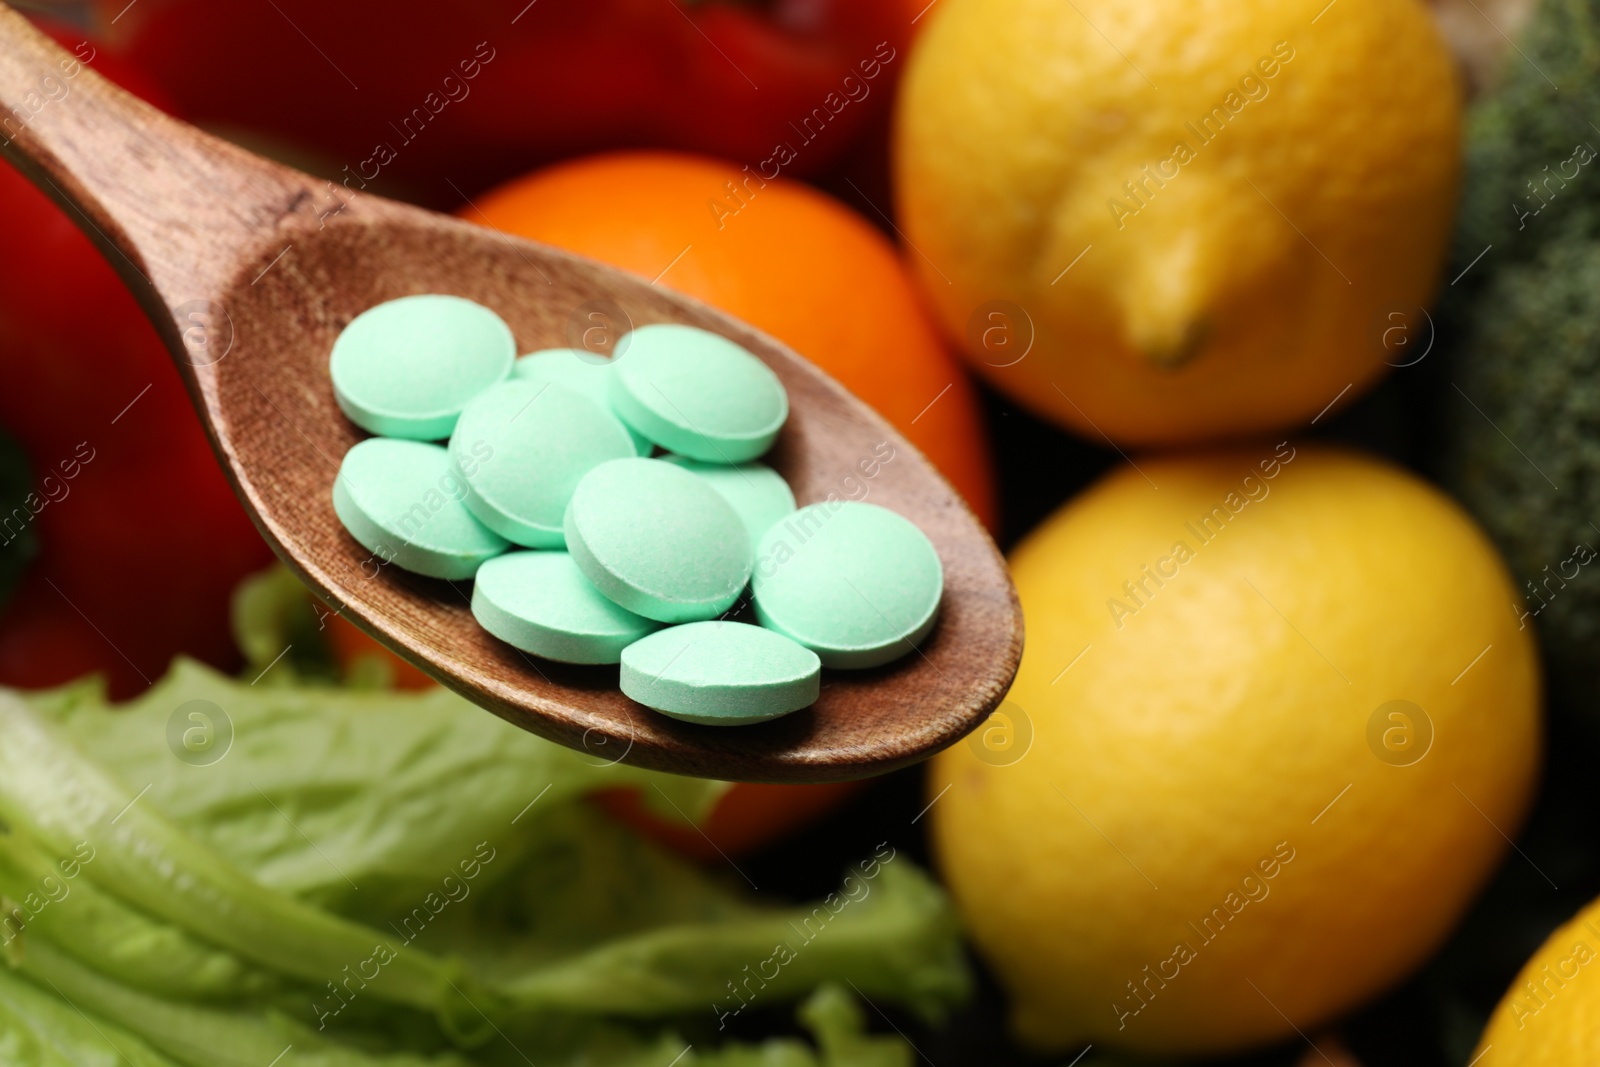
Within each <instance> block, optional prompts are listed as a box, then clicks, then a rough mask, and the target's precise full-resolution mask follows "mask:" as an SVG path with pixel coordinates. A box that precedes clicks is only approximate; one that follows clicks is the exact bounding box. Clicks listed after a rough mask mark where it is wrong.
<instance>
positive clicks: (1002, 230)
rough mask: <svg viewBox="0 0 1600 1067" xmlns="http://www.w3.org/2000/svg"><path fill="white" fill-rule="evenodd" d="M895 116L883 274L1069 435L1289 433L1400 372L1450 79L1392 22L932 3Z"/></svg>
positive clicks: (1452, 104)
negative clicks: (904, 247)
mask: <svg viewBox="0 0 1600 1067" xmlns="http://www.w3.org/2000/svg"><path fill="white" fill-rule="evenodd" d="M928 18H929V20H931V22H932V25H930V26H928V28H927V29H926V31H925V32H924V33H923V35H922V36H921V38H920V39H919V41H918V43H917V45H916V47H915V49H914V50H913V53H912V55H911V57H910V59H909V60H908V69H907V71H906V77H905V82H904V86H903V88H902V90H901V96H900V100H899V104H898V114H897V135H896V145H895V164H896V166H895V170H896V194H897V198H898V203H899V209H900V214H901V219H902V222H901V225H902V226H903V228H904V231H905V234H906V237H907V241H908V244H909V246H910V248H909V249H908V253H907V254H908V256H909V257H910V260H911V262H912V264H913V265H914V266H915V267H916V268H917V270H918V272H919V275H920V277H921V280H922V282H923V283H924V288H925V290H926V292H927V293H928V295H929V296H930V298H931V299H932V302H933V304H934V306H935V307H936V309H937V311H938V314H939V316H940V317H941V319H942V320H943V322H944V325H945V326H946V328H947V329H948V330H949V331H951V332H952V333H953V334H955V335H957V336H959V337H963V338H965V340H966V347H967V350H968V355H969V356H970V357H971V359H972V361H973V363H974V365H975V366H976V367H977V368H978V369H979V370H980V371H982V372H984V373H985V374H986V375H987V376H988V377H989V378H990V379H991V380H992V381H993V382H994V384H995V385H996V386H998V387H999V388H1000V389H1002V390H1004V391H1005V392H1007V393H1009V394H1010V395H1011V396H1012V397H1014V398H1015V399H1017V400H1018V401H1019V402H1020V403H1022V404H1024V405H1026V406H1028V407H1031V408H1033V409H1034V410H1036V411H1038V412H1040V413H1041V414H1043V415H1045V416H1047V417H1051V418H1053V419H1055V420H1056V421H1058V422H1060V423H1063V424H1064V425H1066V426H1068V427H1071V428H1074V429H1076V430H1078V431H1080V432H1082V433H1085V434H1090V435H1092V436H1095V437H1096V438H1098V437H1099V435H1100V434H1102V433H1103V434H1106V435H1109V436H1110V437H1111V438H1113V439H1115V440H1118V441H1125V442H1133V443H1141V444H1142V443H1154V442H1172V441H1187V440H1195V439H1201V438H1211V437H1218V436H1222V435H1242V434H1245V433H1247V432H1250V431H1254V430H1263V429H1266V428H1269V427H1280V426H1287V425H1290V424H1294V423H1299V422H1303V421H1305V420H1307V419H1310V418H1312V417H1314V416H1316V415H1317V413H1318V412H1319V411H1320V410H1322V409H1323V408H1324V407H1326V406H1329V405H1331V404H1332V403H1333V402H1334V401H1335V399H1336V398H1339V397H1341V395H1342V399H1343V400H1345V401H1348V400H1349V399H1350V398H1351V397H1352V396H1354V395H1355V393H1356V392H1357V391H1359V390H1360V389H1361V388H1362V387H1364V386H1366V385H1368V384H1370V383H1372V382H1373V381H1375V380H1376V379H1377V378H1378V377H1379V375H1380V374H1381V373H1382V372H1383V371H1384V370H1385V364H1392V365H1405V364H1407V363H1409V362H1412V361H1414V360H1416V359H1417V358H1419V357H1420V355H1421V354H1423V353H1425V351H1426V349H1427V346H1428V344H1429V343H1430V342H1431V335H1432V325H1431V321H1430V320H1428V319H1427V317H1426V313H1425V312H1424V310H1423V309H1422V307H1421V305H1422V304H1423V303H1424V302H1425V301H1426V300H1427V299H1428V298H1429V296H1430V294H1431V292H1432V291H1433V289H1434V288H1435V286H1436V284H1437V281H1438V274H1439V271H1440V268H1441V263H1442V261H1443V257H1444V253H1445V248H1446V244H1447V240H1448V234H1449V229H1450V224H1451V217H1452V213H1453V209H1454V205H1455V198H1456V177H1457V169H1458V164H1459V155H1460V144H1459V142H1460V136H1459V125H1460V101H1459V89H1458V86H1457V83H1456V77H1455V69H1454V66H1453V64H1452V60H1451V58H1450V56H1449V53H1448V50H1447V49H1446V47H1445V46H1444V44H1443V43H1442V41H1441V39H1440V36H1439V34H1438V32H1437V30H1436V29H1435V27H1434V25H1433V22H1432V20H1431V18H1430V16H1429V14H1428V12H1427V11H1426V10H1425V8H1424V7H1423V5H1422V4H1421V3H1418V2H1417V0H1073V2H1062V0H940V2H939V3H938V5H937V6H935V7H934V8H933V9H932V10H931V11H930V12H929V15H928Z"/></svg>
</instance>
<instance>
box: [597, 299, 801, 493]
mask: <svg viewBox="0 0 1600 1067" xmlns="http://www.w3.org/2000/svg"><path fill="white" fill-rule="evenodd" d="M625 340H626V342H627V350H626V353H625V354H624V355H623V357H622V358H621V359H619V360H617V363H616V367H615V368H614V370H615V371H616V373H615V374H614V375H613V376H612V378H611V384H610V389H611V404H612V407H614V408H615V409H616V411H617V413H618V414H619V415H621V416H622V420H623V421H624V422H626V423H627V424H628V425H629V426H631V427H633V428H634V429H635V430H638V431H639V432H640V433H642V434H644V435H645V436H646V437H648V438H649V439H650V440H652V441H654V442H655V443H656V444H658V445H660V446H661V447H662V448H665V449H666V450H667V451H669V452H676V453H678V454H679V455H682V456H688V457H689V458H690V459H699V460H704V461H705V462H707V463H743V462H744V461H746V460H750V459H755V458H756V457H757V456H760V455H761V454H762V453H763V452H765V451H766V450H767V449H768V448H771V447H772V442H773V439H774V438H776V437H777V436H778V431H779V430H780V429H782V428H783V422H784V420H785V419H787V418H788V417H789V396H788V394H787V393H785V392H784V390H783V383H782V382H780V381H778V376H777V375H776V374H774V373H772V371H771V370H770V369H769V368H768V367H767V365H766V364H765V363H763V362H761V361H760V360H759V359H757V358H756V357H755V356H754V355H752V354H751V353H750V352H749V350H747V349H745V348H744V347H742V346H740V345H737V344H734V343H733V342H732V341H730V340H728V339H727V338H725V337H722V336H720V335H718V334H714V333H711V332H709V331H707V330H700V329H696V328H695V327H693V326H680V325H677V324H675V323H658V324H654V325H650V326H641V327H639V328H638V329H637V330H634V331H633V332H631V333H629V334H628V335H627V336H626V338H625Z"/></svg>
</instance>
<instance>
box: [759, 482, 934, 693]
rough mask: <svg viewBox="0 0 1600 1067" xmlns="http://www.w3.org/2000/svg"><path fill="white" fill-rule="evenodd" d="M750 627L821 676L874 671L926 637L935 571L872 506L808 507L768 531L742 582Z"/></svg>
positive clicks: (920, 542)
mask: <svg viewBox="0 0 1600 1067" xmlns="http://www.w3.org/2000/svg"><path fill="white" fill-rule="evenodd" d="M751 587H752V591H753V593H754V600H755V608H756V618H757V619H759V620H760V622H761V625H762V626H765V627H767V628H769V629H772V630H776V631H777V632H778V633H781V634H784V635H785V636H787V637H791V638H793V639H794V640H796V641H798V642H799V643H800V644H802V645H804V646H806V647H807V648H809V649H811V650H812V651H814V652H815V653H816V654H817V655H818V656H820V657H821V658H822V662H823V665H824V666H828V667H876V666H877V665H878V664H880V663H888V662H889V661H890V660H893V659H898V658H900V657H901V656H903V655H905V654H906V653H908V652H910V651H912V650H913V649H914V648H915V647H916V643H917V642H918V641H920V640H922V638H923V637H925V636H927V633H928V631H929V630H932V629H933V623H934V619H935V618H936V617H937V615H938V612H939V597H940V596H941V594H942V593H943V592H944V569H943V568H942V567H941V566H940V565H939V555H938V553H937V552H935V551H934V548H933V544H932V543H931V542H930V541H929V540H928V538H927V535H926V534H924V533H923V532H922V531H921V530H919V529H917V527H916V526H915V525H914V524H913V523H912V522H911V521H910V520H909V519H906V518H904V517H903V516H900V515H897V514H895V513H894V512H892V511H890V510H888V509H887V508H880V507H878V506H877V505H876V504H861V503H853V502H849V501H836V502H834V503H822V504H812V505H810V506H808V507H804V508H801V509H800V510H799V511H797V512H795V513H794V514H793V515H791V516H789V517H788V518H786V519H784V520H783V521H782V522H779V523H778V524H777V525H776V526H773V527H772V528H771V529H769V530H768V531H767V532H766V533H765V534H764V535H763V536H762V538H761V542H760V544H759V545H758V546H757V548H756V565H755V572H754V575H753V577H752V579H751Z"/></svg>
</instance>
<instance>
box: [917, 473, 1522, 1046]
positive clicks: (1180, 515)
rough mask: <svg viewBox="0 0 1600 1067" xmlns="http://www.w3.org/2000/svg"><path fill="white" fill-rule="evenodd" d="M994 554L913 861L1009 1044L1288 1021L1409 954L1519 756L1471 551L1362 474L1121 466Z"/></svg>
mask: <svg viewBox="0 0 1600 1067" xmlns="http://www.w3.org/2000/svg"><path fill="white" fill-rule="evenodd" d="M1138 464H1139V466H1138V467H1137V468H1134V467H1127V468H1123V469H1121V470H1118V471H1117V472H1115V473H1113V474H1111V475H1109V476H1108V477H1106V478H1105V479H1104V480H1103V481H1101V482H1100V483H1098V484H1097V485H1095V486H1094V487H1092V488H1091V489H1089V490H1088V491H1087V492H1085V493H1084V494H1083V495H1082V496H1081V497H1079V498H1078V499H1076V500H1075V501H1073V502H1072V503H1070V504H1068V505H1067V506H1066V507H1065V508H1063V509H1062V510H1061V511H1060V512H1058V513H1057V514H1056V515H1055V516H1053V517H1052V518H1050V519H1049V520H1047V521H1046V522H1045V523H1044V525H1043V526H1042V527H1040V528H1039V529H1038V530H1037V531H1036V532H1035V533H1033V534H1032V535H1031V536H1030V537H1029V538H1028V539H1027V540H1026V541H1025V542H1024V543H1023V544H1022V545H1021V546H1020V547H1018V549H1017V550H1016V552H1015V555H1014V557H1013V559H1012V572H1013V575H1014V577H1015V580H1016V584H1017V590H1018V592H1019V594H1020V595H1021V599H1022V608H1023V615H1024V618H1025V620H1026V623H1027V627H1028V645H1027V651H1026V652H1025V654H1024V656H1023V660H1022V668H1021V671H1020V673H1019V674H1018V675H1017V679H1016V683H1015V685H1014V686H1013V687H1012V690H1011V692H1010V694H1009V696H1008V697H1007V700H1006V702H1005V703H1003V704H1002V705H1001V706H1000V708H999V709H998V710H997V711H996V712H995V715H994V717H993V718H991V720H990V721H989V722H988V723H987V724H986V725H985V727H984V728H982V729H980V730H979V731H978V732H977V733H975V734H974V735H973V736H972V737H970V738H968V740H967V741H966V742H964V743H962V744H959V745H956V746H954V747H953V748H951V749H948V750H947V751H945V752H944V753H941V754H940V755H939V756H938V757H936V758H935V759H934V761H933V762H932V763H931V764H930V769H929V773H928V779H927V786H928V794H929V797H928V799H929V800H930V801H931V802H932V807H931V809H930V816H929V817H930V820H931V822H932V839H933V844H934V849H935V853H936V855H937V858H938V860H939V865H940V867H941V869H942V871H943V874H944V877H945V879H946V881H947V882H948V884H949V886H950V888H951V891H952V893H953V894H954V896H955V898H956V900H957V902H958V904H959V905H960V908H961V912H962V914H963V916H964V917H965V920H966V923H967V925H968V928H969V931H970V933H971V936H972V939H973V941H974V943H975V944H976V946H977V948H978V949H979V951H980V952H981V953H982V954H983V955H984V956H985V957H986V958H987V959H988V961H989V962H990V963H991V964H992V965H993V967H994V969H995V971H996V973H997V974H998V975H999V977H1000V979H1001V981H1002V983H1003V984H1004V985H1005V986H1006V987H1007V989H1008V991H1009V992H1010V995H1011V1009H1012V1023H1013V1026H1014V1029H1015V1030H1016V1031H1017V1034H1018V1036H1019V1037H1020V1038H1021V1039H1022V1040H1024V1041H1025V1042H1027V1043H1029V1044H1031V1045H1035V1046H1039V1047H1041V1048H1043V1049H1045V1050H1049V1051H1062V1052H1070V1051H1072V1050H1073V1049H1074V1048H1075V1047H1080V1046H1081V1045H1082V1044H1084V1043H1087V1042H1093V1043H1094V1044H1095V1045H1097V1046H1099V1045H1107V1046H1113V1047H1124V1048H1129V1049H1134V1050H1148V1051H1155V1052H1214V1051H1218V1052H1219V1051H1225V1050H1231V1049H1236V1048H1240V1047H1244V1046H1248V1045H1251V1044H1255V1043H1258V1042H1265V1041H1269V1040H1273V1039H1276V1038H1281V1037H1285V1036H1292V1035H1293V1034H1294V1032H1295V1030H1296V1028H1298V1029H1299V1030H1302V1031H1305V1032H1313V1029H1312V1028H1313V1027H1316V1026H1318V1025H1320V1024H1322V1023H1324V1022H1326V1021H1327V1020H1329V1019H1330V1018H1332V1017H1333V1016H1335V1015H1337V1014H1338V1013H1340V1012H1342V1011H1344V1010H1346V1009H1348V1008H1350V1007H1352V1006H1353V1005H1355V1004H1357V1003H1359V1002H1360V1001H1362V1000H1363V999H1365V998H1367V997H1370V996H1372V995H1373V994H1375V993H1377V992H1378V991H1379V990H1381V989H1383V988H1384V987H1385V986H1387V985H1389V984H1391V983H1393V982H1395V981H1396V980H1398V979H1400V978H1401V977H1403V976H1404V975H1405V974H1406V973H1407V972H1408V971H1409V970H1411V969H1412V968H1413V967H1414V966H1416V965H1417V964H1418V963H1419V962H1420V961H1422V960H1423V958H1424V957H1425V956H1426V955H1427V954H1428V953H1429V952H1430V950H1432V949H1433V948H1435V947H1436V946H1437V945H1438V944H1439V942H1440V941H1441V940H1442V939H1443V938H1444V937H1445V936H1446V934H1447V933H1448V932H1449V930H1450V929H1451V927H1452V925H1453V924H1454V923H1455V922H1456V921H1457V919H1458V918H1459V916H1460V915H1461V914H1462V912H1463V910H1464V909H1465V908H1466V906H1467V905H1468V903H1469V901H1470V899H1471V898H1472V896H1473V895H1474V893H1475V892H1476V890H1477V889H1478V888H1479V886H1480V884H1481V883H1482V882H1483V881H1484V879H1485V878H1486V876H1487V875H1488V874H1489V872H1490V870H1491V868H1492V867H1493V866H1494V865H1495V863H1496V861H1497V860H1498V859H1499V858H1500V856H1501V854H1502V852H1503V850H1504V849H1505V848H1506V841H1507V835H1512V834H1515V833H1516V830H1517V827H1518V824H1519V822H1520V821H1521V819H1522V817H1523V814H1524V811H1525V809H1526V807H1527V804H1528V802H1529V798H1530V795H1531V791H1532V787H1533V784H1534V779H1535V772H1536V766H1537V763H1538V758H1539V748H1540V737H1541V727H1540V718H1539V711H1538V703H1539V677H1538V670H1537V657H1536V652H1535V647H1534V642H1533V637H1532V631H1531V629H1522V628H1520V624H1519V622H1518V617H1517V613H1516V610H1515V608H1514V603H1515V602H1517V600H1518V597H1517V594H1516V592H1515V590H1514V588H1513V586H1512V583H1511V581H1510V579H1509V577H1508V576H1507V574H1506V572H1505V568H1504V567H1503V565H1502V564H1501V563H1500V561H1499V559H1498V557H1497V556H1496V555H1495V553H1494V550H1493V549H1492V548H1491V546H1490V544H1489V542H1488V541H1487V540H1486V539H1485V538H1484V536H1483V535H1482V534H1481V533H1480V532H1479V531H1478V529H1477V528H1476V527H1475V526H1474V525H1473V523H1472V521H1471V520H1470V519H1469V518H1468V517H1467V516H1466V514H1465V513H1463V512H1462V511H1461V510H1460V509H1459V508H1458V507H1456V506H1455V505H1454V504H1453V503H1451V502H1450V501H1449V500H1448V499H1446V498H1445V497H1444V496H1443V495H1441V494H1440V493H1438V492H1437V491H1435V490H1434V489H1432V488H1430V487H1428V486H1427V485H1425V484H1423V483H1422V482H1420V481H1419V480H1418V479H1416V478H1415V477H1413V476H1411V475H1409V474H1406V473H1404V472H1402V471H1400V470H1398V469H1396V468H1394V467H1392V466H1389V465H1387V464H1385V463H1381V462H1378V461H1376V460H1373V459H1369V458H1365V457H1362V456H1360V455H1358V454H1355V453H1351V452H1346V451H1342V450H1335V449H1330V448H1313V447H1310V446H1304V445H1301V446H1295V445H1293V444H1289V443H1283V444H1280V445H1277V446H1272V445H1264V446H1259V447H1254V448H1248V449H1244V450H1240V451H1227V452H1220V453H1211V454H1201V455H1194V456H1188V457H1177V458H1166V459H1156V458H1140V459H1139V460H1138Z"/></svg>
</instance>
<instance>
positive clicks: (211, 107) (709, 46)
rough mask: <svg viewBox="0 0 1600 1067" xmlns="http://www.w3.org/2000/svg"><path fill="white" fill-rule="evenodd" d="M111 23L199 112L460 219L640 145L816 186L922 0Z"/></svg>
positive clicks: (331, 13) (366, 12)
mask: <svg viewBox="0 0 1600 1067" xmlns="http://www.w3.org/2000/svg"><path fill="white" fill-rule="evenodd" d="M96 11H97V14H98V17H99V19H100V21H101V23H102V24H103V29H105V30H106V31H107V32H108V33H109V34H110V35H111V36H110V38H109V39H111V40H112V41H113V43H114V44H115V46H116V47H117V48H118V50H119V52H120V53H121V54H123V55H125V56H127V57H130V58H131V59H132V60H133V61H134V62H135V63H136V64H137V65H138V66H139V67H140V69H142V70H144V71H146V72H147V73H149V74H150V75H151V76H152V77H154V78H155V79H156V81H157V83H158V84H159V85H160V86H161V88H162V89H163V90H164V91H166V92H167V93H168V94H170V95H171V96H172V97H173V99H174V100H175V101H176V102H177V105H178V107H179V108H180V110H181V111H182V112H183V114H184V115H185V116H187V117H189V118H191V119H193V120H195V121H198V122H200V123H202V124H209V125H213V126H216V127H225V128H227V130H228V131H233V132H238V131H241V130H243V131H246V132H253V133H255V134H258V135H266V136H267V137H269V138H272V139H277V140H279V141H280V142H287V143H288V144H289V145H291V146H294V145H297V146H303V147H306V148H310V149H312V150H314V151H315V152H317V153H320V154H322V155H323V156H325V157H326V158H325V160H323V166H322V168H321V169H322V170H324V171H325V172H326V176H329V177H334V178H335V179H336V180H340V181H346V182H348V181H349V180H350V178H351V177H352V176H355V177H359V178H360V180H361V181H362V182H363V183H371V184H373V185H375V187H376V189H377V190H382V191H387V192H389V193H390V194H391V195H400V196H403V197H407V198H411V199H422V200H427V201H434V202H439V203H450V204H459V203H460V201H461V198H462V197H463V196H468V195H471V194H473V193H475V192H476V191H478V190H480V189H483V188H486V187H488V186H489V185H492V184H494V183H497V182H499V181H500V180H502V179H505V178H508V177H510V176H512V175H514V174H518V173H522V172H524V171H526V170H528V169H529V168H531V167H533V166H535V165H538V164H541V163H545V162H548V161H550V160H553V159H556V158H560V157H564V156H569V155H574V154H579V153H586V152H592V151H595V150H599V149H605V148H615V147H625V146H628V147H638V146H657V147H668V148H681V149H688V150H692V151H697V152H702V153H706V154H709V155H716V156H722V157H725V158H728V159H732V160H736V161H738V162H741V163H748V164H749V165H750V166H751V167H752V168H755V167H759V166H761V165H762V164H763V163H766V164H767V169H768V170H771V169H772V167H773V166H774V165H776V166H777V168H778V169H779V170H781V171H782V172H783V173H787V174H790V175H797V174H812V173H816V172H817V171H819V170H820V169H822V168H824V167H826V166H827V165H828V164H829V163H831V162H832V161H833V160H835V159H836V158H838V157H839V156H840V154H841V153H842V152H844V151H845V150H846V149H848V148H849V147H851V145H852V142H853V141H854V140H855V139H856V138H857V135H858V134H859V133H860V132H861V131H863V130H866V129H869V128H871V127H872V124H873V121H874V119H875V118H878V117H880V116H881V115H882V114H883V113H884V111H885V108H886V106H887V105H888V103H889V99H890V96H891V95H892V89H893V84H894V82H895V80H896V79H897V77H898V75H899V73H900V68H901V67H902V66H903V64H904V54H905V46H906V44H907V42H908V41H909V39H910V36H911V33H912V31H913V29H914V27H913V26H912V23H911V18H912V16H911V15H910V14H908V11H909V7H908V3H907V0H769V2H764V3H755V2H751V3H734V2H729V0H710V2H698V3H696V2H690V0H465V2H462V3H458V4H449V5H441V4H439V3H437V2H436V0H426V2H423V0H340V2H338V3H327V2H326V0H270V2H269V0H230V2H229V3H218V2H217V0H139V2H138V3H137V4H133V5H129V4H128V3H127V0H96ZM113 22H114V23H115V24H114V25H112V23H113ZM769 161H770V162H769ZM297 162H299V163H301V164H304V163H305V160H303V159H300V160H297ZM769 176H770V174H769ZM353 187H355V186H353Z"/></svg>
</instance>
